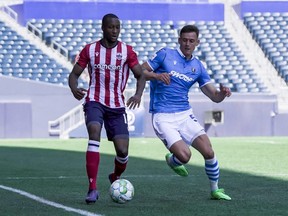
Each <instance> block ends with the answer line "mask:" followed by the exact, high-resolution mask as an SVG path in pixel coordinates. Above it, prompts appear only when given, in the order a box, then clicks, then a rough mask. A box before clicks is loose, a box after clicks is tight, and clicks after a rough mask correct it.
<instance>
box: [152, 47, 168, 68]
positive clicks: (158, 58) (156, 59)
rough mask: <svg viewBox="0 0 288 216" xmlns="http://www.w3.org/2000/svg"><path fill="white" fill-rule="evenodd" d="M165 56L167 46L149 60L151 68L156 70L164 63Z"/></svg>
mask: <svg viewBox="0 0 288 216" xmlns="http://www.w3.org/2000/svg"><path fill="white" fill-rule="evenodd" d="M165 57H166V48H161V49H160V50H158V51H157V52H156V53H155V54H154V55H153V56H152V58H151V59H149V60H148V61H147V63H148V64H149V65H150V67H151V69H152V70H153V71H155V70H156V69H157V68H158V67H160V65H161V64H162V63H163V61H164V59H165Z"/></svg>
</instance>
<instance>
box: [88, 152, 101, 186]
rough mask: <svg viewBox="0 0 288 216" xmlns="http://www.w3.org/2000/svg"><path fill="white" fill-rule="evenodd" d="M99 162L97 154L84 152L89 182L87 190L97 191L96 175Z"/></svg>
mask: <svg viewBox="0 0 288 216" xmlns="http://www.w3.org/2000/svg"><path fill="white" fill-rule="evenodd" d="M99 162H100V154H99V152H91V151H87V152H86V172H87V177H88V180H89V190H93V189H97V174H98V167H99Z"/></svg>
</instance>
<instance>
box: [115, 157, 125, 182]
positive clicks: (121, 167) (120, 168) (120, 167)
mask: <svg viewBox="0 0 288 216" xmlns="http://www.w3.org/2000/svg"><path fill="white" fill-rule="evenodd" d="M119 159H120V158H119ZM121 160H122V161H121V162H119V161H118V160H117V159H116V158H115V160H114V165H115V167H114V174H115V176H116V177H120V176H121V174H122V173H123V172H124V171H125V170H126V166H127V162H128V157H126V158H121Z"/></svg>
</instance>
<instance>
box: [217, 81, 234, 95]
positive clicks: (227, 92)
mask: <svg viewBox="0 0 288 216" xmlns="http://www.w3.org/2000/svg"><path fill="white" fill-rule="evenodd" d="M220 92H221V94H223V95H224V96H225V97H230V96H231V94H232V93H231V90H230V88H228V87H225V86H223V84H222V83H220Z"/></svg>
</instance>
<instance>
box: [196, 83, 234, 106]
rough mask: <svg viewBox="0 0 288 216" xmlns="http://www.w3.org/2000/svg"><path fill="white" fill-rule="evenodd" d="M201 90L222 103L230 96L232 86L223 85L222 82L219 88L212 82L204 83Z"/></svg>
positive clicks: (216, 101)
mask: <svg viewBox="0 0 288 216" xmlns="http://www.w3.org/2000/svg"><path fill="white" fill-rule="evenodd" d="M201 90H202V92H203V93H204V94H205V95H206V96H207V97H209V98H210V99H211V100H212V101H213V102H215V103H220V102H221V101H223V100H224V99H225V98H226V97H230V96H231V94H232V93H231V90H230V88H228V87H225V86H223V85H222V84H221V83H220V89H219V90H218V89H217V88H216V87H215V86H214V84H212V83H208V84H206V85H204V86H203V87H202V88H201Z"/></svg>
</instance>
